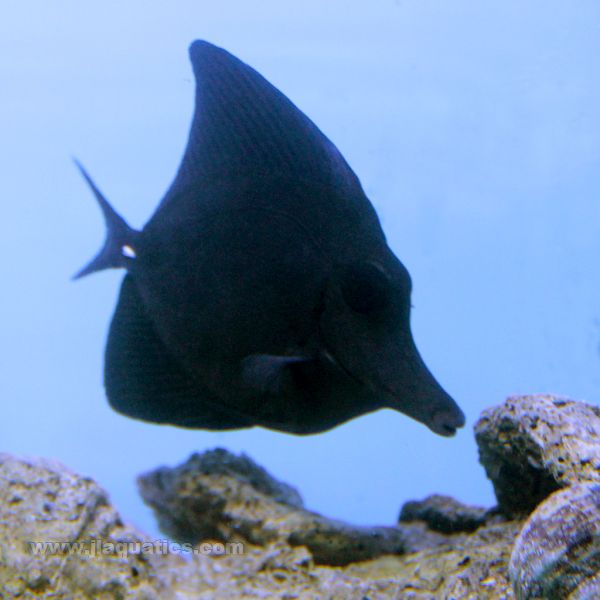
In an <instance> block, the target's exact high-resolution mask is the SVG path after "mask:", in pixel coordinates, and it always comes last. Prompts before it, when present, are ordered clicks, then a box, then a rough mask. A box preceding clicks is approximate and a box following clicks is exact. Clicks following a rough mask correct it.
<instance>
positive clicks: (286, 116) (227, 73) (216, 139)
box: [166, 41, 361, 199]
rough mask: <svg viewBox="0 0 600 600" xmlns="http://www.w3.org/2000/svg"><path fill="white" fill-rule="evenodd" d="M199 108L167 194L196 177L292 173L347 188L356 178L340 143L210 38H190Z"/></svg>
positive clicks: (354, 184)
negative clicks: (215, 44)
mask: <svg viewBox="0 0 600 600" xmlns="http://www.w3.org/2000/svg"><path fill="white" fill-rule="evenodd" d="M190 58H191V61H192V66H193V69H194V75H195V78H196V104H195V113H194V117H193V121H192V126H191V129H190V135H189V140H188V144H187V148H186V150H185V154H184V156H183V159H182V162H181V165H180V167H179V171H178V173H177V176H176V178H175V180H174V182H173V184H172V186H171V189H170V190H169V193H168V194H167V197H166V199H168V198H169V197H172V196H173V195H175V194H177V192H178V191H179V190H181V189H182V188H185V187H187V186H188V185H193V184H194V183H196V182H197V181H198V180H199V179H205V178H213V177H217V178H219V177H225V178H227V177H231V176H235V177H250V178H252V177H265V176H269V175H275V176H276V175H283V174H287V175H288V176H291V177H297V178H303V179H308V180H310V181H313V182H314V181H321V182H323V183H324V184H326V185H327V184H329V185H333V186H336V187H338V188H339V187H340V186H342V187H348V188H349V191H356V190H357V189H358V190H361V187H360V183H359V181H358V178H357V177H356V175H355V174H354V172H353V171H352V169H351V168H350V167H349V166H348V164H347V163H346V161H345V160H344V158H343V157H342V155H341V154H340V152H339V151H338V149H337V148H336V147H335V146H334V145H333V144H332V143H331V142H330V141H329V139H327V137H326V136H325V135H324V134H323V133H322V132H321V131H320V130H319V129H318V128H317V126H316V125H315V124H314V123H313V122H312V121H311V120H310V119H309V118H308V117H307V116H306V115H304V114H303V113H302V112H301V111H300V110H299V109H298V108H297V107H296V106H295V105H294V104H293V103H292V102H291V101H290V100H288V98H286V97H285V96H284V95H283V94H282V93H281V92H280V91H279V90H277V89H276V88H275V87H274V86H273V85H271V84H270V83H269V82H268V81H267V80H266V79H265V78H264V77H263V76H262V75H260V74H259V73H257V72H256V71H255V70H254V69H252V68H251V67H249V66H248V65H246V64H245V63H243V62H242V61H240V60H239V59H237V58H236V57H235V56H233V55H231V54H230V53H229V52H227V51H225V50H223V49H222V48H218V47H216V46H214V45H212V44H210V43H208V42H204V41H196V42H194V43H193V44H192V45H191V46H190Z"/></svg>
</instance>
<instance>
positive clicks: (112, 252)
mask: <svg viewBox="0 0 600 600" xmlns="http://www.w3.org/2000/svg"><path fill="white" fill-rule="evenodd" d="M73 160H74V162H75V165H76V166H77V168H78V169H79V171H80V172H81V174H82V175H83V178H84V179H85V180H86V181H87V183H88V185H89V186H90V188H91V190H92V192H93V193H94V196H95V198H96V200H97V202H98V205H99V206H100V209H101V210H102V214H103V216H104V222H105V223H106V240H105V242H104V246H103V247H102V249H101V250H100V252H99V253H98V254H97V255H96V256H95V258H93V259H92V260H91V261H90V262H89V263H88V264H87V265H86V266H85V267H84V268H83V269H81V271H79V272H78V273H77V274H76V275H74V276H73V279H80V278H81V277H85V276H86V275H90V274H91V273H95V272H96V271H102V270H104V269H113V268H119V267H127V265H128V263H129V261H131V260H132V259H133V258H134V257H135V250H134V245H133V244H134V241H135V238H136V236H137V234H138V232H137V231H136V230H135V229H132V228H131V227H129V225H128V224H127V223H126V222H125V220H124V219H123V217H121V215H119V214H118V213H117V212H116V211H115V209H114V208H113V207H112V206H111V205H110V203H109V202H108V200H107V199H106V198H105V197H104V196H103V195H102V192H100V190H99V189H98V188H97V187H96V184H95V183H94V182H93V181H92V178H91V177H90V176H89V175H88V173H87V171H86V170H85V169H84V168H83V166H82V165H81V163H80V162H79V161H78V160H76V159H73Z"/></svg>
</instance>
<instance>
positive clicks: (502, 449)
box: [475, 395, 600, 517]
mask: <svg viewBox="0 0 600 600" xmlns="http://www.w3.org/2000/svg"><path fill="white" fill-rule="evenodd" d="M475 437H476V440H477V444H478V446H479V457H480V461H481V464H482V465H483V466H484V468H485V470H486V473H487V475H488V477H489V478H490V479H491V481H492V483H493V485H494V490H495V492H496V498H497V499H498V503H499V505H500V508H501V510H502V511H504V513H505V514H507V515H509V516H511V515H514V516H521V517H526V516H527V515H528V514H529V513H531V511H533V510H534V509H535V507H536V506H537V505H538V504H539V503H540V502H541V501H542V500H544V499H545V498H546V497H548V496H549V495H550V494H551V493H552V492H554V491H556V490H558V489H560V488H562V487H565V486H569V485H572V484H575V483H580V482H585V481H600V409H599V408H598V407H596V406H591V405H589V404H585V403H584V402H575V401H573V400H568V399H566V398H559V397H556V396H549V395H533V396H513V397H511V398H508V399H507V400H506V402H505V403H504V404H502V405H500V406H498V407H495V408H491V409H487V410H485V411H484V412H483V413H482V415H481V417H480V418H479V421H478V422H477V423H476V424H475Z"/></svg>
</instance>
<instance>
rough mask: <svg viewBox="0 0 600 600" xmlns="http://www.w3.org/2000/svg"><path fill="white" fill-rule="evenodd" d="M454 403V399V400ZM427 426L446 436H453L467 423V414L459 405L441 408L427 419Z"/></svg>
mask: <svg viewBox="0 0 600 600" xmlns="http://www.w3.org/2000/svg"><path fill="white" fill-rule="evenodd" d="M452 403H453V404H454V401H453V400H452ZM426 424H427V426H428V427H429V429H431V431H433V432H434V433H437V434H439V435H443V436H445V437H451V436H453V435H454V434H455V433H456V430H457V429H460V428H461V427H463V426H464V424H465V415H464V413H463V411H462V410H460V408H458V406H452V407H450V408H446V409H442V410H439V411H437V412H435V413H433V415H432V416H431V419H429V420H428V421H427V423H426Z"/></svg>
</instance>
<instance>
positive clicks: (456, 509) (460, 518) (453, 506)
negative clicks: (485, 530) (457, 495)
mask: <svg viewBox="0 0 600 600" xmlns="http://www.w3.org/2000/svg"><path fill="white" fill-rule="evenodd" d="M487 515H488V510H486V509H485V508H481V507H480V506H468V505H466V504H462V502H459V501H458V500H455V499H454V498H450V497H449V496H441V495H439V494H434V495H432V496H428V497H427V498H425V500H413V501H411V502H406V503H405V504H404V506H403V507H402V510H401V511H400V517H399V519H398V520H399V522H400V523H411V522H414V521H423V522H425V523H426V524H427V526H428V527H429V529H431V530H433V531H439V532H441V533H459V532H462V531H466V532H470V531H475V530H476V529H477V528H479V527H481V526H482V525H483V524H484V523H485V520H486V516H487Z"/></svg>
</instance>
